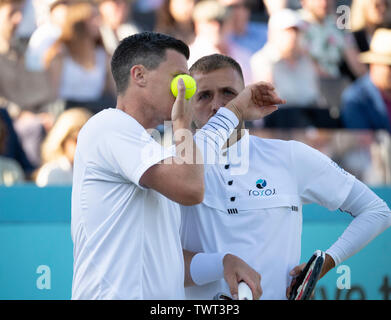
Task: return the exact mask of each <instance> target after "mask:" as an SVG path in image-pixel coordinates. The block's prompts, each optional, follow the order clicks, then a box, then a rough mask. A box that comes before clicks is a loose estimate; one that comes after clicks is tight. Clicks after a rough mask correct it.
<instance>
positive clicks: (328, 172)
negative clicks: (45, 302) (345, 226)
mask: <svg viewBox="0 0 391 320" xmlns="http://www.w3.org/2000/svg"><path fill="white" fill-rule="evenodd" d="M291 160H292V167H293V169H294V172H295V176H296V181H297V186H298V193H299V196H300V198H301V200H302V202H303V203H317V204H319V205H321V206H324V207H326V208H328V209H329V210H337V209H338V208H339V207H340V206H341V205H342V204H343V202H344V201H345V199H346V198H347V196H348V194H349V192H350V190H351V188H352V186H353V183H354V180H355V177H354V176H352V175H351V174H350V173H348V172H346V171H345V170H343V169H342V168H341V167H339V166H338V165H337V164H336V163H335V162H334V161H333V160H331V159H330V158H329V157H327V156H326V155H324V154H323V153H321V152H319V151H318V150H315V149H314V148H311V147H309V146H307V145H305V144H304V143H301V142H296V141H292V142H291Z"/></svg>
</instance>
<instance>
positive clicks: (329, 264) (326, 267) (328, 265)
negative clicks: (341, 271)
mask: <svg viewBox="0 0 391 320" xmlns="http://www.w3.org/2000/svg"><path fill="white" fill-rule="evenodd" d="M305 265H306V263H302V264H301V265H298V266H296V267H294V268H293V269H292V270H291V271H290V272H289V275H290V276H292V277H293V279H292V282H291V284H290V286H289V287H288V288H287V289H286V297H287V298H288V299H289V296H290V294H291V291H292V288H293V286H294V285H295V283H296V278H297V277H298V276H299V274H300V272H301V271H302V270H303V269H304V268H305ZM334 267H335V261H334V259H333V258H332V257H331V256H330V255H328V254H327V253H326V255H325V261H324V264H323V267H322V271H321V272H320V276H319V279H321V278H322V277H323V276H324V275H325V274H326V273H327V272H329V271H330V270H331V269H332V268H334ZM314 293H315V292H314ZM314 293H313V294H312V296H311V298H313V296H314Z"/></svg>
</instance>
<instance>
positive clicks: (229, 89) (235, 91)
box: [219, 86, 239, 95]
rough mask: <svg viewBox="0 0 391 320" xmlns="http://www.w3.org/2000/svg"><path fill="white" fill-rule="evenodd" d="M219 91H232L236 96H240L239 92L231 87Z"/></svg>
mask: <svg viewBox="0 0 391 320" xmlns="http://www.w3.org/2000/svg"><path fill="white" fill-rule="evenodd" d="M219 90H220V91H227V90H228V91H232V93H234V94H236V95H237V94H239V92H238V91H237V90H236V89H234V88H232V87H229V86H228V87H222V88H220V89H219Z"/></svg>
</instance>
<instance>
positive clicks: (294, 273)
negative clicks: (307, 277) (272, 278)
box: [286, 262, 307, 299]
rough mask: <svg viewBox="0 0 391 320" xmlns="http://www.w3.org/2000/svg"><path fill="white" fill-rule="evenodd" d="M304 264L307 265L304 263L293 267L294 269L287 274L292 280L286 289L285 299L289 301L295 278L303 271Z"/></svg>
mask: <svg viewBox="0 0 391 320" xmlns="http://www.w3.org/2000/svg"><path fill="white" fill-rule="evenodd" d="M306 264H307V263H306V262H304V263H302V264H301V265H298V266H296V267H294V268H293V269H292V270H291V271H290V272H289V275H290V276H291V277H293V279H292V281H291V284H290V286H289V287H288V288H286V297H287V299H289V296H290V295H291V292H292V288H293V286H294V285H295V283H296V278H297V277H298V276H299V274H300V273H301V272H302V271H303V270H304V268H305V265H306Z"/></svg>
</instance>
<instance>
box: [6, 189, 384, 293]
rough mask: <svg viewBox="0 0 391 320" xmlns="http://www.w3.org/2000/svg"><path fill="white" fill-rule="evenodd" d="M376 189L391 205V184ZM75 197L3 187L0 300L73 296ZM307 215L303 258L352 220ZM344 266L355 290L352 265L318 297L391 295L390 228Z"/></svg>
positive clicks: (331, 277) (316, 210)
mask: <svg viewBox="0 0 391 320" xmlns="http://www.w3.org/2000/svg"><path fill="white" fill-rule="evenodd" d="M373 190H374V191H375V192H376V193H377V194H378V195H379V196H380V197H382V198H383V199H384V200H385V201H386V202H387V204H388V205H389V206H390V204H391V188H377V189H373ZM70 196H71V188H70V187H49V188H37V187H35V186H33V185H23V186H17V187H12V188H5V187H0V299H69V298H70V296H71V287H72V263H73V258H72V254H73V253H72V240H71V235H70V210H71V209H70V208H71V203H70ZM303 215H304V224H303V236H302V260H303V261H305V260H307V259H308V258H309V257H310V256H311V254H312V253H313V251H314V250H315V249H327V248H328V247H329V246H330V245H331V244H332V243H333V242H334V241H335V240H336V239H337V238H338V237H339V236H340V235H341V234H342V232H343V230H344V228H346V226H347V225H348V224H349V222H350V221H351V220H352V218H351V217H350V216H349V215H347V214H344V213H341V212H338V211H337V212H330V211H328V210H327V209H324V208H322V207H320V206H318V205H307V206H304V213H303ZM343 265H344V266H347V267H349V268H350V275H351V288H350V289H349V290H348V289H342V290H339V289H338V288H337V285H336V284H337V280H338V278H339V277H341V276H342V277H345V276H347V273H346V272H347V271H346V270H347V269H346V268H345V269H341V270H339V271H341V273H337V271H338V269H337V268H335V269H334V270H331V271H330V272H329V273H328V274H327V275H326V276H325V277H324V278H323V279H321V280H320V282H319V284H318V287H317V290H316V294H315V298H316V299H391V229H388V230H386V231H385V232H384V233H383V234H381V235H380V236H379V237H378V238H376V239H375V240H374V241H372V242H371V243H370V244H369V245H368V246H367V247H366V248H364V249H363V250H362V251H360V252H359V253H358V254H356V255H354V256H353V257H351V258H350V259H348V260H347V261H345V262H344V263H343ZM341 279H345V278H340V280H341ZM342 284H347V283H346V281H345V280H344V281H342Z"/></svg>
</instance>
